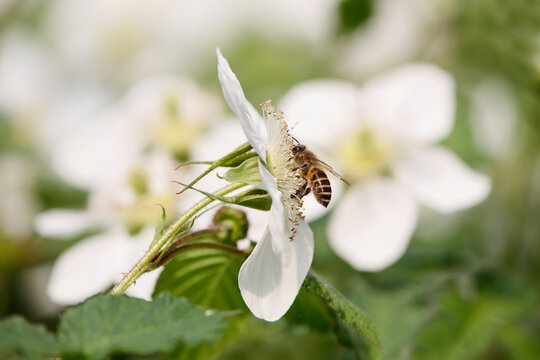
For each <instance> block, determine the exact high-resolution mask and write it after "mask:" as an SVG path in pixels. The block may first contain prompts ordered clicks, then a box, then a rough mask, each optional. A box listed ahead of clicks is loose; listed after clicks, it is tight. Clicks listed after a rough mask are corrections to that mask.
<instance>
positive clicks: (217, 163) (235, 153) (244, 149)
mask: <svg viewBox="0 0 540 360" xmlns="http://www.w3.org/2000/svg"><path fill="white" fill-rule="evenodd" d="M251 149H252V147H251V145H250V144H249V143H245V144H243V145H241V146H239V147H238V148H236V150H234V151H233V152H231V153H230V154H227V155H225V156H224V157H222V158H221V159H219V160H216V161H215V162H214V163H213V164H212V165H210V166H209V167H208V169H206V170H205V171H204V172H203V173H202V174H200V175H199V176H197V177H196V178H195V179H194V180H193V181H192V182H190V183H189V184H187V185H186V186H185V187H184V188H183V189H182V190H180V191H179V192H177V194H178V195H180V194H181V193H183V192H184V191H186V190H187V189H189V188H190V187H192V186H193V185H195V184H196V183H197V182H198V181H199V180H201V179H202V178H203V177H205V176H206V175H208V174H210V172H212V170H214V169H217V168H218V167H220V166H224V165H225V164H228V163H230V162H231V161H233V160H235V159H236V158H238V157H239V156H241V155H244V154H246V153H247V152H248V151H250V150H251ZM177 169H178V168H177Z"/></svg>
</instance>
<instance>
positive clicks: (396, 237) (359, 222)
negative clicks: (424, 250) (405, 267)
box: [328, 178, 418, 271]
mask: <svg viewBox="0 0 540 360" xmlns="http://www.w3.org/2000/svg"><path fill="white" fill-rule="evenodd" d="M417 218H418V214H417V207H416V204H415V202H414V201H413V200H412V198H411V197H410V196H409V194H408V193H407V191H406V190H404V189H403V188H402V187H400V186H399V185H398V184H397V183H395V182H394V181H392V180H388V179H383V178H377V179H372V180H368V181H367V182H366V183H364V184H359V185H356V186H354V187H353V188H352V189H351V190H350V191H349V192H348V193H346V194H345V197H344V198H343V200H342V201H341V202H340V204H339V205H338V206H337V208H336V210H335V211H334V213H333V214H332V217H331V219H330V223H329V226H328V237H329V241H330V245H331V247H332V248H333V250H334V251H335V252H336V254H338V255H339V256H340V257H341V258H342V259H344V260H345V261H347V262H348V263H349V264H350V265H351V266H352V267H354V268H355V269H357V270H364V271H379V270H382V269H384V268H386V267H388V266H390V265H392V264H393V263H395V262H396V261H397V260H398V259H399V258H400V257H401V256H402V255H403V254H404V253H405V250H406V249H407V246H408V245H409V241H410V239H411V236H412V233H413V231H414V229H415V227H416V222H417Z"/></svg>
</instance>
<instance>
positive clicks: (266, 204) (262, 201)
mask: <svg viewBox="0 0 540 360" xmlns="http://www.w3.org/2000/svg"><path fill="white" fill-rule="evenodd" d="M238 198H240V200H239V202H238V203H237V204H238V205H241V206H245V207H248V208H252V209H256V210H262V211H268V210H270V207H271V206H272V199H271V198H270V195H268V193H267V192H266V191H264V190H262V189H250V190H247V191H245V192H243V193H242V194H240V195H238Z"/></svg>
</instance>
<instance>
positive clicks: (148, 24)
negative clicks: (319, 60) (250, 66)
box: [44, 0, 337, 86]
mask: <svg viewBox="0 0 540 360" xmlns="http://www.w3.org/2000/svg"><path fill="white" fill-rule="evenodd" d="M336 3H337V1H336V0H321V1H317V2H316V3H313V2H310V1H308V0H303V1H297V2H294V3H291V2H290V1H285V0H280V1H276V0H274V1H270V0H264V1H257V2H253V1H249V0H230V1H227V2H223V1H219V0H199V1H177V0H154V1H147V0H115V1H110V0H79V1H77V2H76V3H75V2H73V1H71V0H55V1H52V4H51V5H50V6H49V7H48V8H47V9H46V12H45V16H44V18H45V21H44V23H45V33H46V34H47V35H48V38H49V39H50V40H51V42H52V43H53V45H54V46H55V47H56V48H57V50H58V53H59V54H60V56H61V57H62V58H63V59H64V60H65V63H66V65H67V67H69V68H71V69H75V70H76V71H77V72H78V73H83V74H89V75H90V76H92V77H93V78H98V79H101V80H102V81H105V82H106V83H107V84H109V86H110V84H111V82H112V83H120V84H126V83H129V82H131V81H134V80H138V79H140V78H142V77H144V76H148V75H152V74H155V73H161V72H174V71H178V70H180V71H181V72H182V73H183V74H185V73H191V74H193V73H197V72H200V68H201V64H203V65H204V64H205V61H204V58H205V54H208V51H209V50H211V49H213V48H214V47H215V46H216V44H222V45H225V44H232V43H234V42H235V41H238V40H239V39H244V38H245V34H248V33H249V34H250V35H251V36H256V37H263V38H267V37H269V36H273V37H274V38H277V39H280V40H281V39H283V38H288V39H291V38H293V39H295V40H296V39H298V40H300V41H302V42H309V43H312V44H314V45H319V44H320V43H321V41H322V40H325V38H326V37H328V34H329V31H330V30H331V27H332V25H333V23H332V20H333V19H332V17H333V11H332V8H333V7H334V6H335V4H336ZM269 14H271V16H269ZM66 34H69V35H66ZM206 65H209V64H206Z"/></svg>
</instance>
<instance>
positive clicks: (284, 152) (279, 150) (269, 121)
mask: <svg viewBox="0 0 540 360" xmlns="http://www.w3.org/2000/svg"><path fill="white" fill-rule="evenodd" d="M261 106H262V109H263V117H264V119H265V122H266V128H267V130H268V141H267V144H266V145H267V154H266V162H267V166H268V170H269V171H270V173H271V174H272V175H273V176H274V177H275V178H276V182H277V187H278V190H279V191H280V192H281V201H282V202H283V205H284V208H285V211H286V212H287V213H288V215H287V218H288V225H289V230H290V240H291V241H292V240H293V239H294V236H295V234H296V226H297V225H298V220H299V219H301V218H303V215H302V211H301V210H302V199H299V198H298V197H293V196H291V195H292V194H294V193H295V192H296V190H298V189H299V188H300V187H301V186H302V183H303V180H302V179H301V178H300V176H299V174H298V173H297V172H296V171H293V170H294V167H295V164H294V161H293V155H292V151H291V149H292V148H293V146H294V140H293V138H292V136H291V134H290V133H289V127H288V125H287V123H286V122H285V119H284V117H283V114H282V113H281V112H279V113H276V112H275V109H274V105H272V102H271V101H270V100H268V101H265V102H263V103H262V104H261Z"/></svg>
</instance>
